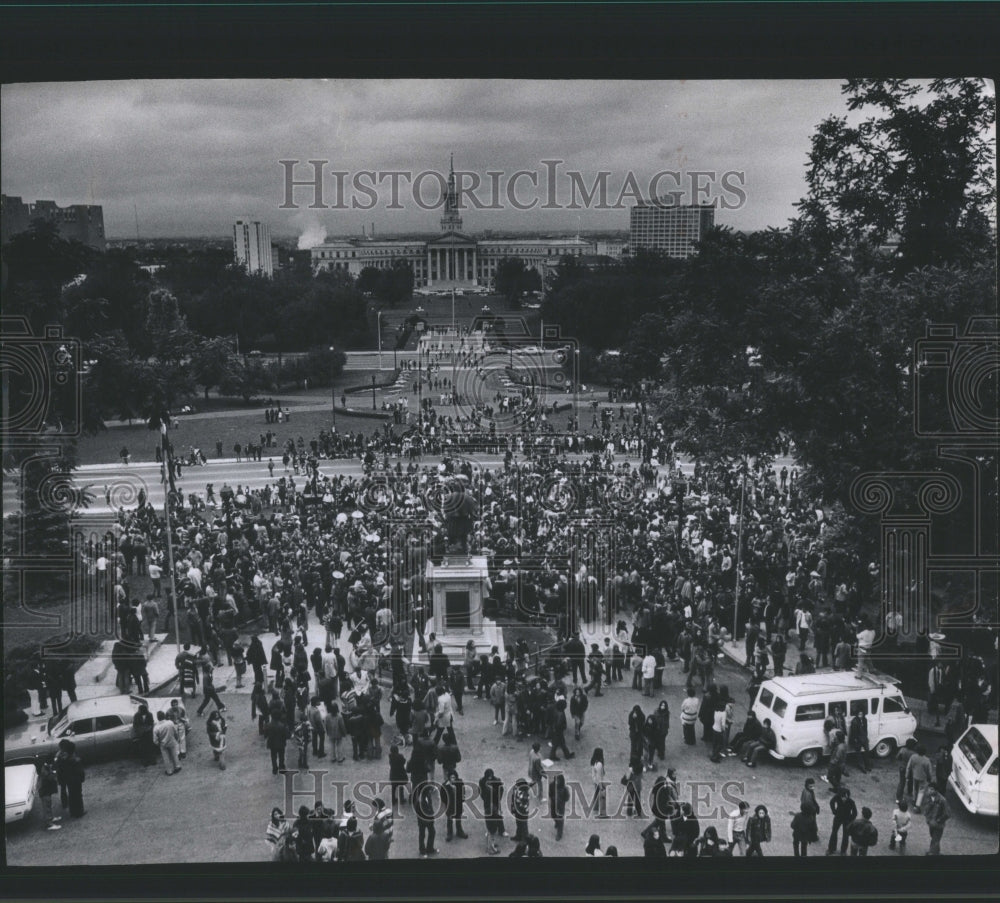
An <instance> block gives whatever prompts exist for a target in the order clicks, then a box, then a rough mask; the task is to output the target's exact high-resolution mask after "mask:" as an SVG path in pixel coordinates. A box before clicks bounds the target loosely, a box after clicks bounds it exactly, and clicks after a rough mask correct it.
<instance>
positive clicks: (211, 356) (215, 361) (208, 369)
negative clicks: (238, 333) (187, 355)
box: [191, 338, 233, 401]
mask: <svg viewBox="0 0 1000 903" xmlns="http://www.w3.org/2000/svg"><path fill="white" fill-rule="evenodd" d="M232 354H233V343H232V340H231V339H228V338H214V339H202V340H200V341H198V342H197V343H196V344H195V347H194V351H193V352H192V354H191V377H192V379H194V381H195V382H196V383H197V384H198V385H200V386H202V387H203V389H204V390H205V400H206V401H207V400H208V390H209V389H211V388H212V387H213V386H220V385H222V384H223V383H224V382H226V380H227V378H228V376H229V371H230V370H231V369H232V364H233V362H232V361H231V360H230V357H231V356H232Z"/></svg>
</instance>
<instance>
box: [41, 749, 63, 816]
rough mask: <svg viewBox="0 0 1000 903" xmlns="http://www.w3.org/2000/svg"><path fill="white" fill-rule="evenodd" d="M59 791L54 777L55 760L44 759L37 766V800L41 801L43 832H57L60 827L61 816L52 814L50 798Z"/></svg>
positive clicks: (57, 781) (57, 780)
mask: <svg viewBox="0 0 1000 903" xmlns="http://www.w3.org/2000/svg"><path fill="white" fill-rule="evenodd" d="M58 789H59V779H58V778H57V777H56V769H55V760H54V759H45V760H43V761H42V762H41V763H40V764H39V766H38V798H39V799H40V800H41V801H42V814H43V815H44V816H45V830H46V831H59V830H61V829H62V825H60V824H58V822H60V821H62V816H61V815H53V814H52V797H53V796H54V795H55V792H56V791H57V790H58Z"/></svg>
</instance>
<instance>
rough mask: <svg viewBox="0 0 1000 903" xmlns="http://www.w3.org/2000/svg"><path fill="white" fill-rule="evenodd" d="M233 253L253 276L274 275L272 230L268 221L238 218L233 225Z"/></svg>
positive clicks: (237, 260)
mask: <svg viewBox="0 0 1000 903" xmlns="http://www.w3.org/2000/svg"><path fill="white" fill-rule="evenodd" d="M233 254H234V256H235V258H236V262H237V263H238V264H239V265H240V266H242V267H243V268H244V269H245V270H246V271H247V272H248V273H249V274H250V275H251V276H273V275H274V265H273V262H272V257H271V230H270V229H268V228H267V223H261V222H258V221H257V220H250V219H238V220H237V221H236V223H235V225H234V226H233Z"/></svg>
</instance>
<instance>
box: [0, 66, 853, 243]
mask: <svg viewBox="0 0 1000 903" xmlns="http://www.w3.org/2000/svg"><path fill="white" fill-rule="evenodd" d="M843 113H844V105H843V102H842V100H841V97H840V90H839V84H838V83H837V82H832V81H817V82H782V81H773V82H769V81H759V82H718V81H716V82H702V81H687V82H581V81H548V82H538V81H480V80H468V81H426V80H425V81H377V80H371V81H357V82H343V81H332V80H331V81H325V80H313V81H301V80H296V81H292V80H257V81H188V82H185V81H144V82H89V83H79V84H35V85H8V86H4V87H3V89H2V112H0V117H2V152H3V158H2V159H3V163H2V166H3V170H2V182H3V191H4V193H6V194H14V195H21V196H22V197H25V198H27V199H31V200H33V199H37V198H50V199H54V200H56V201H57V202H58V203H60V204H67V203H81V202H94V203H101V204H103V205H104V210H105V223H106V226H107V231H108V234H109V235H110V236H112V237H114V236H123V237H124V236H130V235H132V234H134V231H135V223H134V213H133V204H134V205H135V207H136V208H137V209H138V211H139V220H140V228H141V231H142V232H143V234H146V235H150V236H152V235H180V234H205V235H220V236H224V235H226V234H227V233H228V230H229V226H230V223H231V222H232V220H233V219H234V218H236V217H238V216H242V215H246V214H249V215H251V216H254V217H257V218H261V219H264V220H266V221H268V222H269V223H270V224H271V227H272V231H273V232H274V234H275V235H291V234H296V233H297V232H298V231H300V230H301V229H302V228H303V227H304V225H306V224H307V223H309V222H314V221H315V222H319V223H320V224H321V225H323V226H325V227H326V228H327V229H328V231H329V232H330V234H337V233H355V232H359V231H360V229H361V226H362V224H368V223H371V222H373V221H374V222H375V223H376V227H377V228H378V230H379V231H380V232H381V233H383V234H385V233H388V232H391V231H402V230H428V231H433V229H434V228H435V224H436V219H437V214H436V213H434V212H429V211H425V210H421V209H419V207H417V206H416V205H414V204H412V203H408V202H407V199H406V198H404V207H405V209H403V210H400V211H387V210H385V208H384V204H380V205H379V206H377V207H376V208H375V209H373V210H370V211H364V212H362V211H353V210H345V211H337V210H333V211H326V212H322V211H318V212H317V211H308V212H306V211H299V212H295V211H288V210H279V209H278V206H279V205H280V204H281V202H282V200H283V175H282V169H281V167H280V166H279V164H278V160H281V159H296V160H303V161H305V160H308V159H323V160H328V161H330V166H329V168H330V169H342V170H348V171H351V172H356V171H358V170H361V169H370V170H389V169H392V170H411V171H414V172H419V171H421V170H424V169H431V168H434V169H442V168H444V167H446V166H447V161H448V154H449V153H450V152H451V151H454V152H455V157H456V159H455V162H456V167H457V168H459V169H462V170H467V171H473V172H477V173H480V174H485V173H486V172H487V171H488V170H500V171H504V172H505V173H507V174H508V175H509V174H512V173H513V172H515V171H517V170H519V169H528V170H538V171H539V172H540V173H541V172H543V165H542V162H541V161H543V160H546V159H558V160H563V161H565V164H564V166H563V168H564V169H576V170H580V171H581V172H582V173H583V174H584V179H585V181H586V182H587V183H588V184H589V183H590V182H591V181H592V180H593V178H594V175H595V174H596V173H597V172H598V171H601V170H607V171H610V172H611V173H612V177H611V179H610V184H611V186H612V192H611V193H612V195H613V196H615V195H617V193H618V189H619V188H620V186H621V184H622V180H623V179H624V177H625V174H626V173H627V172H629V171H630V170H631V171H634V172H635V173H636V174H637V175H639V176H640V183H641V181H642V179H644V178H648V176H649V175H650V174H652V173H654V172H656V171H658V170H662V169H674V170H676V169H680V170H716V171H719V172H722V171H727V170H739V171H743V172H745V173H746V190H747V195H748V200H747V204H746V206H745V207H744V208H743V209H740V210H734V211H728V212H726V213H725V214H720V216H719V218H718V221H719V222H724V223H725V224H728V225H732V226H733V227H734V228H758V227H764V226H769V225H774V226H781V225H784V224H785V222H786V221H787V219H788V218H789V217H790V216H791V215H793V213H794V210H793V207H792V205H793V204H794V202H795V201H796V200H798V198H800V197H801V196H802V193H803V191H804V181H803V174H804V167H805V162H806V154H807V152H808V149H809V138H810V135H811V134H812V131H813V129H814V128H815V126H816V124H817V123H819V122H820V121H821V120H822V119H823V118H825V117H826V116H828V115H831V114H843ZM300 172H301V175H302V176H304V175H305V174H306V170H305V169H304V168H303V169H302V170H301V171H300ZM302 197H303V198H305V195H303V196H302ZM307 202H308V199H307V198H306V199H305V201H304V203H307ZM465 220H466V227H467V228H468V229H470V230H478V229H483V228H494V229H504V228H527V229H532V228H535V229H548V228H551V229H573V228H576V227H577V225H578V224H579V225H581V226H582V227H583V228H604V229H623V228H627V223H628V214H627V211H626V210H618V211H603V212H601V211H580V212H579V213H577V212H575V211H558V212H555V211H535V212H534V213H530V214H523V213H519V212H517V211H514V210H504V211H492V212H487V211H481V212H476V211H469V212H467V213H466V216H465Z"/></svg>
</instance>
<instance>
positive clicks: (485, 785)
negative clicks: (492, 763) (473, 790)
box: [479, 768, 505, 856]
mask: <svg viewBox="0 0 1000 903" xmlns="http://www.w3.org/2000/svg"><path fill="white" fill-rule="evenodd" d="M479 795H480V798H481V799H482V801H483V815H484V816H485V819H486V849H487V852H488V853H489V854H490V855H491V856H493V855H496V854H497V853H499V852H500V847H499V846H497V843H496V840H495V838H496V837H503V836H504V833H505V832H504V826H503V812H502V809H501V806H502V800H503V781H501V780H500V779H499V778H498V777H497V776H496V775H495V774H494V773H493V769H492V768H487V769H486V771H485V772H483V776H482V777H481V778H480V779H479Z"/></svg>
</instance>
